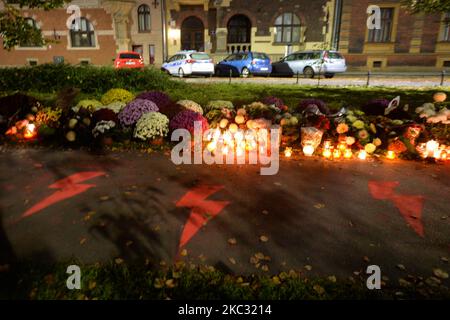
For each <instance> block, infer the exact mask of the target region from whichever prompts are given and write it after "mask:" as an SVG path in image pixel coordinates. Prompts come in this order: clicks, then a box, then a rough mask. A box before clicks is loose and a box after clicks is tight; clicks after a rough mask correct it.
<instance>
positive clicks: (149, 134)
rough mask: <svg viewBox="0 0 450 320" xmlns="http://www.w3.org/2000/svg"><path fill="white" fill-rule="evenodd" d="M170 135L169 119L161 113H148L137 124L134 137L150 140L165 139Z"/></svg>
mask: <svg viewBox="0 0 450 320" xmlns="http://www.w3.org/2000/svg"><path fill="white" fill-rule="evenodd" d="M168 133H169V118H167V117H166V116H165V115H164V114H162V113H160V112H147V113H144V114H143V115H142V117H141V118H140V119H139V120H138V122H137V123H136V128H135V129H134V137H135V138H138V139H141V140H149V139H155V138H160V137H165V136H166V135H167V134H168Z"/></svg>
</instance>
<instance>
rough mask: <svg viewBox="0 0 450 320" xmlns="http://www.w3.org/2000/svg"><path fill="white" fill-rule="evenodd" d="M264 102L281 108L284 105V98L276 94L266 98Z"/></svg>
mask: <svg viewBox="0 0 450 320" xmlns="http://www.w3.org/2000/svg"><path fill="white" fill-rule="evenodd" d="M262 103H264V104H267V105H275V107H277V108H281V107H282V106H284V102H283V100H282V99H280V98H277V97H274V96H271V97H267V98H264V100H263V101H262Z"/></svg>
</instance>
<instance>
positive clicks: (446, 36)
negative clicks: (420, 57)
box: [442, 12, 450, 41]
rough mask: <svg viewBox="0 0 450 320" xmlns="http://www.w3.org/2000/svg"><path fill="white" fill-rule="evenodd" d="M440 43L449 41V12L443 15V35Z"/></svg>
mask: <svg viewBox="0 0 450 320" xmlns="http://www.w3.org/2000/svg"><path fill="white" fill-rule="evenodd" d="M442 41H450V12H447V13H446V14H445V15H444V35H443V37H442Z"/></svg>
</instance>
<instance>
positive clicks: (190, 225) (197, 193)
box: [176, 185, 230, 248]
mask: <svg viewBox="0 0 450 320" xmlns="http://www.w3.org/2000/svg"><path fill="white" fill-rule="evenodd" d="M221 189H223V186H205V185H202V186H198V187H195V188H194V189H192V190H190V191H189V192H188V193H186V194H185V195H184V196H183V198H181V199H180V201H178V202H177V204H176V206H177V207H188V208H192V210H191V214H190V216H189V218H188V221H187V222H186V224H185V225H184V229H183V233H182V234H181V239H180V245H179V248H181V247H183V246H184V245H185V244H186V243H187V242H188V241H189V240H190V239H191V238H192V237H193V236H194V235H195V234H196V233H197V232H198V231H199V230H200V228H201V227H202V226H203V225H204V223H205V222H206V221H207V220H208V215H209V217H210V218H213V217H215V216H217V215H218V214H219V212H220V211H222V210H223V208H225V207H226V206H227V205H228V204H229V203H230V202H229V201H211V200H205V199H206V198H208V197H209V196H211V195H212V194H214V193H216V192H218V191H219V190H221Z"/></svg>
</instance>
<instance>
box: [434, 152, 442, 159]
mask: <svg viewBox="0 0 450 320" xmlns="http://www.w3.org/2000/svg"><path fill="white" fill-rule="evenodd" d="M441 153H442V151H441V149H436V150H434V152H433V158H435V159H437V160H439V159H440V158H441Z"/></svg>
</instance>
